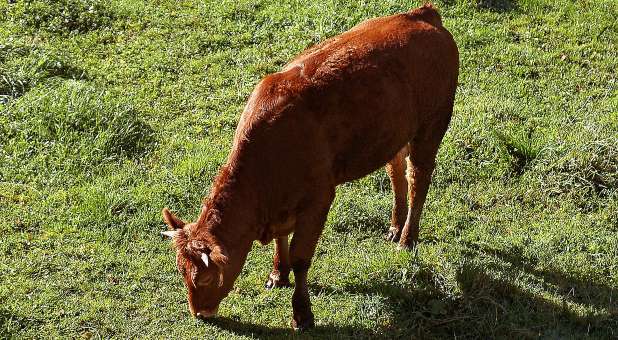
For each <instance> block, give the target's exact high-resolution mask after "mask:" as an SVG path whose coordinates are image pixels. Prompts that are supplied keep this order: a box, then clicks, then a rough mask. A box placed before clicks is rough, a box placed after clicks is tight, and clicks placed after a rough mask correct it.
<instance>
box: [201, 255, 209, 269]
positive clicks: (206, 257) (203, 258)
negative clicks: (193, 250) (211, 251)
mask: <svg viewBox="0 0 618 340" xmlns="http://www.w3.org/2000/svg"><path fill="white" fill-rule="evenodd" d="M202 261H204V264H205V265H206V267H208V261H209V259H208V254H206V253H202Z"/></svg>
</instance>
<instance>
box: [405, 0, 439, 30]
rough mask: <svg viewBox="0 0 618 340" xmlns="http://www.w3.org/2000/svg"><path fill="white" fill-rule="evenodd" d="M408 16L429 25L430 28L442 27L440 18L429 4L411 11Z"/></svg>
mask: <svg viewBox="0 0 618 340" xmlns="http://www.w3.org/2000/svg"><path fill="white" fill-rule="evenodd" d="M410 14H411V15H413V16H415V17H418V18H419V19H421V20H423V21H425V22H427V23H429V24H431V25H432V26H435V27H442V17H441V16H440V13H438V10H437V9H436V8H435V7H434V5H433V4H432V3H431V2H428V3H425V4H424V5H423V6H421V7H419V8H417V9H413V10H412V11H410Z"/></svg>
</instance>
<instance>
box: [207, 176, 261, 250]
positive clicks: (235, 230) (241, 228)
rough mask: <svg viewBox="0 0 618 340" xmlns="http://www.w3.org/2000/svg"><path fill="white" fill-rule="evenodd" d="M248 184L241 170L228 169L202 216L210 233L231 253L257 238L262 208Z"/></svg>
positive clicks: (210, 197) (217, 183)
mask: <svg viewBox="0 0 618 340" xmlns="http://www.w3.org/2000/svg"><path fill="white" fill-rule="evenodd" d="M248 182H249V181H247V179H246V178H243V176H241V174H240V171H239V169H237V168H232V167H231V166H229V165H228V166H226V167H224V168H223V169H222V170H221V171H220V172H219V175H218V176H217V179H216V180H215V183H214V185H213V188H212V191H211V194H210V196H209V198H208V200H207V202H206V205H207V207H206V209H202V213H201V215H200V219H203V220H204V221H207V223H206V224H207V225H208V234H210V235H212V236H214V238H215V239H216V240H217V242H219V243H221V245H222V246H224V247H226V248H228V250H231V249H232V248H239V247H240V248H245V246H248V247H250V245H251V243H252V242H253V240H255V239H256V226H257V224H258V214H257V213H258V206H257V199H256V198H255V197H254V194H255V193H254V192H253V191H252V187H251V186H250V185H247V183H248ZM210 214H212V216H210ZM213 222H214V223H213Z"/></svg>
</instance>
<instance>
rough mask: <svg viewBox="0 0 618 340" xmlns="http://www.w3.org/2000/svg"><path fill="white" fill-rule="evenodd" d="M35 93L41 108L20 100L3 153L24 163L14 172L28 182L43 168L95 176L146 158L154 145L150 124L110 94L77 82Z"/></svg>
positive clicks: (10, 113) (9, 116)
mask: <svg viewBox="0 0 618 340" xmlns="http://www.w3.org/2000/svg"><path fill="white" fill-rule="evenodd" d="M34 92H35V93H32V95H33V96H37V97H39V100H38V101H37V102H36V104H34V105H33V104H32V103H28V102H27V101H20V102H17V103H15V104H13V105H10V106H9V107H8V110H7V111H6V113H5V114H6V116H5V117H4V119H5V120H6V122H5V124H6V125H5V127H4V129H5V138H7V139H8V141H7V143H6V144H4V145H3V147H2V151H4V153H5V154H6V156H7V157H8V158H9V159H10V160H12V161H13V162H14V164H16V165H19V166H18V167H16V168H14V169H12V171H9V173H14V174H20V173H21V175H22V176H25V177H26V178H27V177H28V176H33V175H34V176H36V174H34V173H32V172H35V173H36V172H38V171H40V170H41V169H40V168H41V166H43V167H52V168H57V169H63V170H67V171H72V172H78V173H81V172H85V173H91V172H93V171H95V172H96V168H93V167H95V166H97V165H99V164H103V163H109V162H115V161H117V160H120V159H124V158H134V157H140V156H143V155H144V153H145V152H146V151H148V150H149V149H150V148H151V147H152V145H153V142H154V132H153V129H152V128H151V127H150V125H149V124H147V123H146V122H145V121H144V120H143V119H142V118H141V117H140V114H139V112H137V111H136V110H135V109H134V108H133V107H132V106H131V105H130V104H127V103H126V102H125V101H122V100H119V98H117V97H115V96H113V95H112V94H111V93H109V92H105V91H100V90H97V89H96V88H94V87H91V86H88V85H84V84H83V83H81V82H76V81H68V82H62V83H61V84H58V85H57V87H55V88H54V89H52V90H45V89H42V88H38V89H36V90H35V91H34ZM28 165H30V166H31V168H30V166H28ZM28 168H30V171H28V172H26V173H22V172H23V171H24V170H26V169H28ZM20 177H21V176H20Z"/></svg>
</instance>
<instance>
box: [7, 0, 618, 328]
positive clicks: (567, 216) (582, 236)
mask: <svg viewBox="0 0 618 340" xmlns="http://www.w3.org/2000/svg"><path fill="white" fill-rule="evenodd" d="M418 5H419V3H418V2H415V3H408V4H401V2H400V1H393V0H386V1H364V2H354V3H349V2H347V1H332V0H324V1H319V2H315V3H311V4H305V3H304V2H297V1H266V0H265V1H246V0H235V1H228V0H222V1H202V0H200V1H197V0H196V1H182V2H177V1H171V0H170V1H166V0H161V1H137V0H136V1H130V0H62V1H51V0H47V1H16V3H14V4H8V2H6V1H5V2H1V3H0V217H1V218H0V234H1V235H2V238H1V239H0V256H1V257H2V259H3V261H0V301H1V303H0V337H25V338H39V337H84V338H90V337H119V338H132V337H138V336H139V337H191V338H204V337H206V338H210V337H219V338H226V339H227V338H230V337H232V336H235V337H245V338H252V337H257V338H269V337H275V338H284V337H287V336H289V335H290V334H291V333H290V331H289V329H288V328H289V319H290V316H291V305H290V297H291V290H277V291H270V292H267V291H264V290H263V289H262V287H263V283H264V280H265V279H266V275H267V273H268V272H269V270H270V257H271V255H272V246H268V247H260V246H257V245H256V247H255V249H254V250H253V252H252V253H251V254H250V257H249V259H248V261H247V264H246V266H245V269H244V270H243V273H242V274H241V277H240V279H239V280H238V281H237V284H236V288H235V290H234V291H233V292H232V294H231V295H230V296H229V297H228V298H227V299H226V300H224V302H223V304H222V306H221V310H220V314H221V315H222V318H220V319H218V320H217V321H215V322H213V323H208V324H206V323H203V322H198V321H195V320H193V319H192V318H191V317H190V315H189V313H188V310H187V307H186V302H185V292H184V288H183V286H182V282H181V279H180V277H179V275H178V274H177V273H176V271H175V268H174V261H173V257H174V254H173V252H172V250H171V249H170V246H169V244H168V243H167V242H164V241H162V240H161V238H160V237H159V231H161V230H162V229H163V225H162V222H161V217H160V211H161V208H162V207H164V206H169V207H170V208H172V209H173V210H175V211H178V212H179V215H180V216H182V217H184V218H185V219H193V218H195V216H196V215H197V213H198V209H199V202H200V199H201V198H202V197H203V196H205V195H207V193H208V190H209V183H210V182H211V180H212V178H213V176H214V175H215V173H216V171H217V170H218V168H219V166H220V165H221V164H222V163H223V162H224V160H225V157H226V155H227V150H228V148H229V146H230V141H231V139H232V134H233V131H234V128H235V124H236V121H237V119H238V116H239V114H240V112H241V110H242V107H243V105H244V102H245V101H246V99H247V97H248V95H249V93H250V92H251V90H252V88H253V86H254V85H255V84H256V83H257V81H258V80H259V79H260V78H261V77H263V76H264V75H266V74H268V73H270V72H274V71H276V70H278V69H279V68H280V67H281V66H282V65H283V64H284V63H285V62H286V61H287V60H288V59H290V58H291V57H292V56H294V55H295V54H297V53H299V52H300V51H302V50H303V49H304V48H306V47H307V46H310V45H312V44H314V43H316V42H318V41H321V40H323V39H325V38H327V37H329V36H333V35H336V34H338V33H340V32H342V31H344V30H346V29H348V28H349V27H351V26H353V25H354V24H356V23H358V22H360V21H362V20H363V19H366V18H370V17H374V16H380V15H387V14H392V13H396V12H401V11H405V10H407V9H409V8H412V7H415V6H418ZM436 5H437V6H438V7H439V8H441V11H442V15H443V17H444V23H445V25H446V26H447V27H448V28H449V29H450V30H451V32H452V33H453V35H454V36H455V39H456V40H457V42H458V45H459V48H460V54H461V76H460V87H459V89H458V95H457V103H456V108H455V114H454V117H453V121H452V124H451V128H450V130H449V132H448V133H447V136H446V137H445V141H444V144H443V146H442V148H441V152H440V154H439V159H438V168H437V170H436V172H435V176H434V182H433V186H432V188H431V190H430V194H429V199H428V202H427V205H426V209H425V213H424V217H423V220H422V222H421V225H422V227H421V228H422V229H421V242H422V243H421V245H420V246H419V247H418V250H417V251H416V252H412V253H410V252H398V251H396V250H395V247H394V245H392V244H388V243H386V242H385V241H383V240H382V238H381V235H382V233H383V232H385V231H386V229H387V223H388V220H389V212H390V201H391V199H392V196H391V193H390V189H389V183H388V179H387V177H386V175H385V174H384V172H383V171H380V172H377V173H375V174H373V175H371V176H369V177H367V178H365V179H362V180H360V181H358V182H355V183H350V184H347V185H344V186H341V187H340V188H339V190H338V196H337V200H336V202H335V204H334V205H333V208H332V210H331V214H330V216H329V221H328V225H327V228H326V232H325V234H324V236H323V238H322V240H321V243H320V245H319V247H318V251H317V255H316V258H315V261H314V266H313V267H312V269H311V271H310V278H309V282H310V290H311V296H312V302H313V304H314V312H315V314H316V320H317V328H316V329H315V330H313V331H310V332H307V333H305V334H302V335H300V337H308V338H311V337H315V338H320V337H325V336H330V337H332V336H335V337H339V338H346V337H349V338H364V337H375V338H380V337H384V338H394V337H403V338H410V337H417V338H441V337H458V338H462V337H463V338H507V337H509V338H536V337H544V338H569V337H573V338H581V337H586V336H590V337H592V338H615V337H618V73H617V72H616V70H618V52H617V51H618V24H617V22H618V4H617V3H616V2H615V1H612V0H599V1H577V2H574V1H567V0H563V1H541V0H525V1H523V0H522V1H507V0H491V1H490V0H487V1H486V0H477V1H459V2H452V1H437V2H436Z"/></svg>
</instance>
